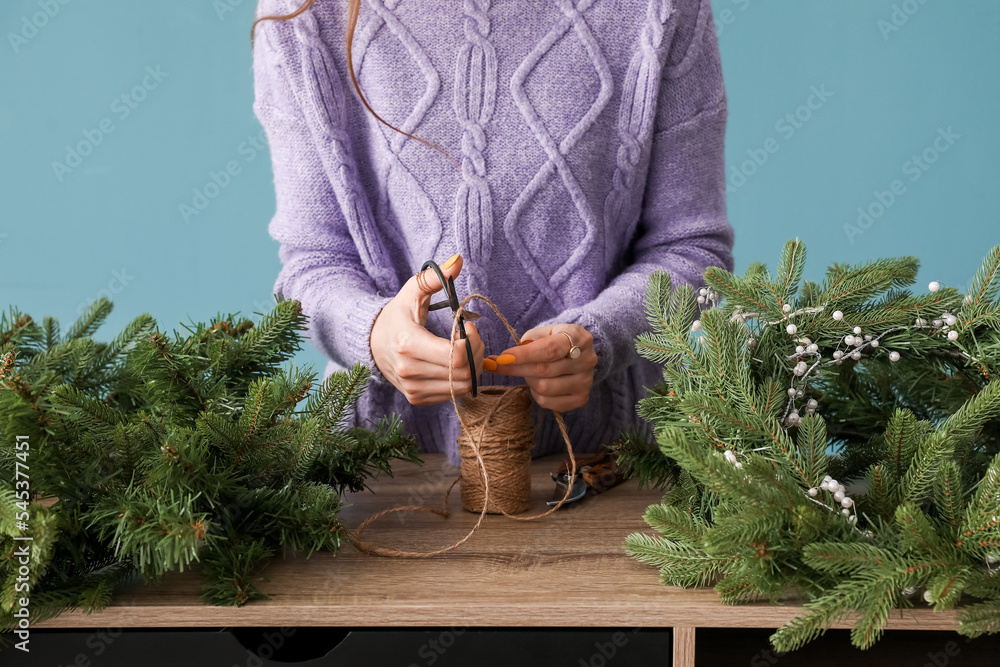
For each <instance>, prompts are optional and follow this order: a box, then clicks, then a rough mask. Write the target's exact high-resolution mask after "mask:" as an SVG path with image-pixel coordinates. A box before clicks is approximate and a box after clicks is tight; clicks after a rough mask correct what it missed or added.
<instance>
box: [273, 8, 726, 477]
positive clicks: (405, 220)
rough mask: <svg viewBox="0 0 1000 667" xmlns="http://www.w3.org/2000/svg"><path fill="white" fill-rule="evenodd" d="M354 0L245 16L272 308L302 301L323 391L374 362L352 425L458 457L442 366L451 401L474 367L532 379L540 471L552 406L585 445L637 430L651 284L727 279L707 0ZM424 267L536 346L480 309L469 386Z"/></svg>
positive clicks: (650, 373)
mask: <svg viewBox="0 0 1000 667" xmlns="http://www.w3.org/2000/svg"><path fill="white" fill-rule="evenodd" d="M361 4H362V3H361V2H360V0H318V1H316V0H308V1H307V2H305V3H304V4H303V3H302V2H301V0H260V4H259V6H258V13H257V16H258V17H261V18H258V21H257V22H255V28H256V33H255V38H256V42H255V46H254V72H255V86H256V101H255V103H254V110H255V112H256V114H257V116H258V118H259V119H260V121H261V123H262V124H263V126H264V128H265V129H266V131H267V135H268V140H269V143H270V147H271V154H272V162H273V167H274V176H275V187H276V192H277V211H276V213H275V216H274V218H273V220H272V221H271V224H270V227H269V232H270V234H271V235H272V237H273V238H274V239H275V240H277V241H279V242H280V250H279V255H280V257H281V260H282V263H283V268H282V270H281V272H280V274H279V276H278V278H277V281H276V283H275V291H281V292H282V293H283V294H285V296H287V297H290V298H295V299H298V300H300V301H301V302H302V304H303V308H304V311H305V312H306V314H307V315H309V316H310V331H309V337H310V339H311V340H312V342H313V343H314V344H315V345H316V346H317V347H318V348H319V349H320V350H321V351H322V352H323V353H324V354H325V355H326V356H327V357H328V358H329V359H330V362H329V363H328V365H327V368H326V374H327V375H329V374H330V373H332V372H333V371H335V370H338V369H343V368H346V367H348V366H350V365H351V364H352V363H354V362H357V361H362V362H364V363H366V364H367V365H368V366H369V367H370V368H371V369H372V381H371V383H370V385H369V388H368V391H367V392H366V394H365V396H364V398H363V399H362V401H361V402H360V404H359V406H358V413H357V416H356V420H357V422H358V423H362V424H364V423H369V424H370V423H372V422H374V421H376V420H377V419H378V418H379V417H381V416H382V415H384V414H388V413H391V412H395V413H397V414H399V415H400V416H401V418H402V420H403V423H404V425H405V426H406V428H407V429H408V430H409V431H410V432H411V433H414V434H415V435H416V436H417V438H418V440H419V441H420V443H421V445H422V448H423V449H424V450H425V451H444V452H447V454H448V457H449V460H450V461H451V462H452V463H455V464H458V462H459V459H458V454H457V445H456V443H455V440H456V437H457V435H458V420H457V419H456V417H455V414H454V408H453V407H452V405H451V403H450V397H451V394H450V391H449V385H448V356H449V354H453V355H454V366H455V383H456V384H455V387H456V394H457V395H461V394H463V393H466V392H468V391H470V388H471V373H473V372H474V373H476V375H477V376H478V377H479V384H480V385H484V384H498V385H506V384H513V383H527V384H528V385H529V387H530V388H531V394H532V396H533V398H534V403H535V407H533V417H534V421H535V435H536V446H535V449H534V451H533V453H534V454H535V455H539V454H546V453H551V452H555V451H558V450H560V449H562V448H564V444H563V442H562V438H561V437H560V436H559V432H558V430H557V429H556V426H555V422H554V419H553V418H552V413H551V412H550V411H549V410H548V409H554V410H558V411H560V412H569V414H567V415H565V418H566V424H567V427H568V429H569V435H570V439H571V441H572V443H573V446H574V449H575V450H576V451H579V452H587V451H593V450H596V449H597V448H599V447H600V446H601V445H603V444H605V443H607V442H609V441H610V440H612V439H613V438H614V437H615V436H616V435H617V434H618V433H619V431H620V430H621V428H623V427H640V428H644V427H643V426H642V423H641V420H640V419H639V418H638V417H637V416H636V413H635V404H636V402H637V400H638V399H640V398H642V396H643V394H644V393H645V388H646V387H651V386H653V385H654V384H656V383H657V382H658V381H659V379H660V375H659V370H658V369H657V367H656V366H655V365H654V364H652V363H649V362H647V361H645V360H643V359H641V358H640V357H639V356H638V355H637V354H636V352H635V348H634V343H633V341H634V339H635V337H636V335H637V334H638V333H640V332H641V331H643V330H644V329H645V328H646V320H645V314H644V310H643V305H642V298H643V294H644V291H645V288H646V284H647V280H648V277H649V274H650V273H651V272H652V271H654V270H658V269H663V270H666V271H667V272H668V273H670V275H671V277H672V279H673V280H674V282H675V284H679V283H693V284H700V278H701V276H702V274H703V273H704V271H705V269H706V268H707V267H708V266H710V265H717V266H723V267H725V268H727V269H732V264H733V260H732V245H733V230H732V227H731V226H730V225H729V223H728V221H727V218H726V202H725V181H724V178H725V177H724V161H723V145H724V136H725V126H726V115H727V112H726V96H725V89H724V86H723V80H722V71H721V65H720V60H719V49H718V43H717V41H716V36H715V32H714V29H713V27H714V24H713V21H712V14H711V7H710V4H709V0H633V1H632V2H627V3H626V2H622V1H621V0H575V1H574V0H503V1H501V0H463V1H459V0H366V1H365V2H364V3H363V4H364V7H360V5H361ZM355 24H356V26H355ZM349 63H350V64H349ZM354 73H356V80H354V78H353V75H354ZM362 95H363V97H362ZM369 102H370V106H369V104H368V103H369ZM376 113H377V114H378V116H379V117H381V118H382V119H384V121H385V123H388V124H391V125H392V126H393V127H395V128H396V129H398V130H399V131H396V129H392V128H390V127H387V125H386V124H384V123H382V122H380V121H379V119H378V118H377V117H376V115H375V114H376ZM415 135H419V136H415ZM411 139H417V140H416V141H413V140H411ZM429 146H431V148H429ZM432 148H437V149H438V150H440V151H441V152H442V153H444V154H445V155H446V156H449V157H450V156H452V155H455V156H460V159H461V163H460V168H456V163H455V162H454V161H452V162H450V161H449V160H447V159H444V158H442V157H441V155H440V154H438V153H435V152H434V151H433V150H432ZM444 258H450V259H449V260H448V261H445V260H444ZM427 259H437V260H438V261H439V262H440V263H441V265H442V267H446V268H445V275H446V276H454V277H455V284H456V288H457V291H458V295H459V298H462V297H463V296H465V295H467V294H471V293H480V294H483V295H485V296H487V297H489V298H490V299H491V300H492V301H494V302H495V303H496V305H497V306H498V308H499V309H500V311H501V312H502V313H503V314H504V315H505V316H506V317H507V318H508V320H509V321H510V323H511V325H512V326H513V327H514V328H515V329H516V330H517V331H518V332H519V334H520V335H521V336H522V337H524V338H527V339H531V340H530V341H529V342H525V343H523V344H522V345H520V346H514V344H513V341H512V340H511V338H510V336H509V334H508V332H507V331H506V329H505V328H504V327H503V325H502V323H500V322H499V321H498V319H497V318H496V317H494V316H493V314H492V312H490V309H489V307H488V306H486V305H485V304H483V303H482V302H478V301H472V302H470V304H469V305H468V307H469V309H470V310H474V311H476V312H479V313H481V314H483V317H482V318H481V319H479V320H478V321H477V322H476V324H475V325H468V332H469V338H470V340H471V341H472V343H473V349H474V353H475V354H474V357H475V368H474V369H470V368H469V364H468V362H467V361H466V353H465V349H464V347H465V346H464V345H456V346H454V349H452V345H451V343H450V342H449V340H448V337H449V333H450V330H451V317H450V311H448V310H445V311H443V312H434V313H431V314H430V316H428V310H427V306H428V305H429V303H430V301H431V299H432V296H431V292H433V291H435V290H439V289H440V287H441V285H440V283H439V281H438V280H437V278H436V276H435V275H434V274H433V272H431V271H430V270H428V271H427V272H426V275H422V276H419V280H418V276H416V275H415V274H416V272H417V271H418V270H419V269H420V267H421V265H422V264H423V262H424V261H425V260H427ZM440 298H442V297H441V296H438V297H436V298H435V299H434V300H438V299H440ZM574 347H575V348H579V354H578V355H577V350H574V349H573V348H574ZM486 350H489V351H490V353H491V354H490V355H489V356H486V357H485V358H484V354H485V351H486ZM571 350H572V351H573V355H570V354H569V352H570V351H571ZM570 411H572V412H570Z"/></svg>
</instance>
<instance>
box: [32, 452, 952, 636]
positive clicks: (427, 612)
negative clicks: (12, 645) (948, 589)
mask: <svg viewBox="0 0 1000 667" xmlns="http://www.w3.org/2000/svg"><path fill="white" fill-rule="evenodd" d="M424 459H425V463H424V465H423V467H419V466H415V465H411V464H398V465H396V466H394V473H395V477H393V478H389V477H386V476H382V477H381V478H379V480H378V481H377V482H375V483H374V484H373V488H374V489H375V493H374V494H373V493H371V492H362V493H357V494H351V495H350V496H349V497H348V500H347V502H350V503H353V505H352V506H351V507H348V508H346V509H345V510H344V511H343V512H342V513H341V516H342V518H344V519H345V520H346V521H347V522H348V523H349V524H350V525H351V526H356V525H358V524H359V523H360V522H361V521H362V520H364V519H365V518H367V517H368V516H370V515H371V514H372V513H374V512H376V511H378V510H381V509H384V508H387V507H392V506H396V505H402V504H413V505H422V504H426V505H430V506H434V507H440V505H441V501H442V499H443V496H444V491H445V489H446V488H447V487H448V485H449V484H451V482H452V480H453V479H454V478H455V477H456V476H457V468H454V467H452V466H450V465H449V464H448V463H447V462H446V461H445V459H444V457H443V456H442V455H434V454H428V455H425V456H424ZM559 461H560V458H559V457H558V456H556V457H546V458H542V459H536V460H535V461H534V463H533V470H532V496H533V498H534V503H533V506H532V509H531V510H530V513H531V514H537V513H541V512H542V511H543V510H545V509H547V506H546V505H545V501H546V500H549V499H551V498H552V493H553V491H554V489H555V485H554V484H553V482H552V480H551V479H550V477H549V473H550V471H555V470H556V469H557V468H558V466H559ZM458 496H459V493H458V487H457V486H456V488H455V490H454V491H453V493H452V496H451V498H450V499H449V506H450V508H451V510H452V514H451V516H450V517H449V518H447V519H443V518H441V517H438V516H435V515H433V514H429V513H423V512H405V513H402V512H397V513H394V514H390V515H388V516H386V517H383V518H382V519H380V520H379V521H378V522H376V523H375V524H374V525H373V526H372V527H371V528H370V529H369V530H368V531H367V532H366V534H365V536H366V539H367V540H369V541H371V542H373V543H375V544H378V545H379V546H385V547H392V548H396V549H402V550H410V551H432V550H435V549H439V548H441V547H444V546H447V545H449V544H451V543H453V542H455V541H456V540H458V539H459V538H461V537H462V536H464V535H465V534H466V533H467V532H468V530H469V529H470V528H471V527H472V525H473V524H474V523H475V522H476V519H477V518H478V514H472V513H470V512H466V511H464V510H462V508H461V503H460V500H459V497H458ZM659 498H660V493H659V492H657V491H655V490H650V489H643V490H640V489H639V488H638V484H637V482H636V481H635V480H630V481H628V482H626V483H625V484H622V485H620V486H618V487H616V488H614V489H611V490H609V491H608V492H606V493H604V494H602V495H600V496H595V497H588V498H585V499H584V500H582V501H580V502H579V503H575V504H574V505H572V506H570V507H565V508H562V509H560V510H559V511H557V512H554V513H553V514H550V515H549V516H547V517H545V518H543V519H540V520H538V521H527V522H525V521H514V520H511V519H508V518H506V517H503V516H492V515H491V516H487V518H486V519H485V521H484V522H483V525H482V526H481V527H480V528H479V530H478V531H476V533H475V534H474V535H473V536H472V537H471V538H469V540H468V541H467V542H465V544H463V545H461V546H460V547H458V548H457V549H455V550H453V551H451V552H448V553H446V554H443V555H439V556H436V557H433V558H429V559H404V558H384V557H377V556H369V555H365V554H362V553H359V552H358V551H357V550H356V549H355V548H354V547H353V546H352V545H351V544H350V543H347V542H345V544H344V545H343V546H342V548H341V550H340V553H339V554H338V555H337V556H332V555H330V554H328V553H314V554H313V555H312V556H311V557H310V558H308V559H307V558H305V556H304V555H302V554H297V555H292V556H289V557H285V558H277V559H275V560H274V561H273V562H272V563H271V564H270V565H269V566H268V567H267V569H266V570H265V571H264V576H265V577H266V578H267V581H263V582H261V584H260V587H261V589H262V590H263V591H264V592H265V593H267V594H268V595H269V597H270V599H268V600H262V601H253V602H250V603H249V604H247V605H245V606H243V607H239V608H237V607H213V606H208V605H205V604H204V603H202V602H201V601H200V599H199V597H198V591H199V587H200V585H201V583H202V581H203V579H202V576H201V574H200V568H198V567H195V568H194V569H193V570H188V571H185V572H183V573H181V572H173V573H170V574H168V575H167V576H166V577H165V579H164V581H163V582H162V583H161V584H158V585H156V586H148V587H143V586H141V585H139V584H136V585H133V586H130V587H128V588H126V589H124V590H123V591H122V592H121V593H119V594H118V595H116V596H115V599H114V601H113V603H112V605H111V606H110V607H108V608H107V609H105V610H104V611H103V612H100V613H98V614H92V615H87V614H83V613H81V612H78V611H76V612H71V613H65V614H63V615H61V616H59V617H58V618H55V619H52V620H49V621H46V622H44V623H39V624H37V625H36V626H35V627H53V628H84V627H86V628H96V627H223V626H350V627H374V626H397V627H415V626H416V627H419V626H426V627H444V626H539V627H544V626H550V627H556V626H562V627H630V628H635V627H743V628H775V627H779V626H781V625H783V624H784V623H785V622H787V621H788V620H789V619H791V618H792V617H793V616H794V615H795V614H796V613H797V612H798V611H799V610H800V606H799V605H798V604H797V603H787V604H782V605H770V604H768V603H766V602H765V603H758V604H750V605H740V606H730V605H723V604H720V603H719V601H718V597H717V595H716V593H715V592H714V591H713V590H712V589H710V588H704V589H688V590H685V589H680V588H672V587H667V586H663V585H661V584H660V583H659V579H658V572H657V570H656V569H655V568H653V567H650V566H647V565H642V564H640V563H638V562H636V561H635V560H634V559H632V558H630V557H629V556H627V555H626V554H625V552H624V548H623V542H624V540H625V536H626V535H628V534H629V533H632V532H637V531H642V532H647V531H650V529H649V527H648V526H647V525H646V524H645V522H644V521H643V520H642V514H643V511H644V510H645V508H646V507H647V506H648V505H650V504H652V503H655V502H658V501H659ZM921 604H922V603H921ZM955 616H956V614H955V612H953V611H950V612H934V611H933V610H931V609H929V608H924V607H921V608H917V609H912V610H906V611H897V612H894V614H893V617H892V618H891V620H890V621H889V625H888V627H889V628H890V629H923V630H954V629H955V627H956V621H955ZM852 623H853V620H852V619H846V620H845V621H842V622H841V623H838V624H837V625H836V626H834V627H841V628H842V627H851V625H852Z"/></svg>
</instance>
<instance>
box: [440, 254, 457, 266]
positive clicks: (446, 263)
mask: <svg viewBox="0 0 1000 667" xmlns="http://www.w3.org/2000/svg"><path fill="white" fill-rule="evenodd" d="M458 258H459V255H458V254H455V255H452V256H451V257H449V258H448V260H447V261H446V262H445V263H444V264H442V265H441V268H442V269H443V270H447V269H450V268H451V265H452V264H454V263H455V262H457V261H458Z"/></svg>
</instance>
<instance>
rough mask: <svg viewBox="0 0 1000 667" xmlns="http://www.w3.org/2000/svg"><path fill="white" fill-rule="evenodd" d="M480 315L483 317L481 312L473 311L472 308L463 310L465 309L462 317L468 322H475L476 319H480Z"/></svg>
mask: <svg viewBox="0 0 1000 667" xmlns="http://www.w3.org/2000/svg"><path fill="white" fill-rule="evenodd" d="M480 317H482V315H480V314H479V313H474V312H472V311H471V310H463V311H462V318H463V319H464V320H465V321H466V322H475V321H476V320H478V319H479V318H480Z"/></svg>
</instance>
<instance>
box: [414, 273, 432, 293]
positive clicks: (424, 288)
mask: <svg viewBox="0 0 1000 667" xmlns="http://www.w3.org/2000/svg"><path fill="white" fill-rule="evenodd" d="M425 273H426V271H421V272H419V273H418V274H417V276H416V278H417V287H419V288H420V291H421V292H423V293H424V294H434V293H435V292H437V290H436V289H431V288H430V287H429V286H428V285H427V277H426V276H425V275H424V274H425Z"/></svg>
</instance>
